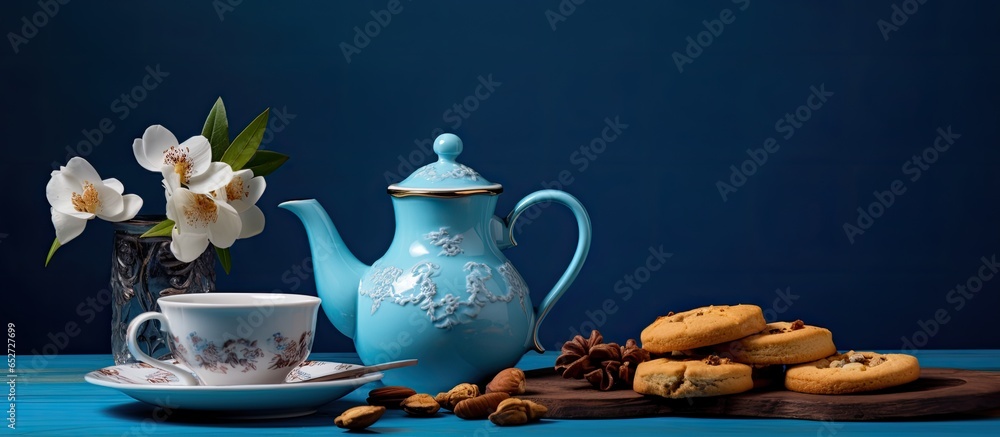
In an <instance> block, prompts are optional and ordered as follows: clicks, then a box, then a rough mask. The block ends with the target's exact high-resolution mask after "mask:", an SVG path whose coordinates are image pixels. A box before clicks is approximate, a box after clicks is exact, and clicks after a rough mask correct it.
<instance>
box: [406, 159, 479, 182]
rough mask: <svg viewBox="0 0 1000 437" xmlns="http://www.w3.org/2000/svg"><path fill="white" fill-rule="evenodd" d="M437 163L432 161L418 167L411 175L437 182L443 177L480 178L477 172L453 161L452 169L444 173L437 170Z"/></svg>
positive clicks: (475, 179) (474, 179) (476, 179)
mask: <svg viewBox="0 0 1000 437" xmlns="http://www.w3.org/2000/svg"><path fill="white" fill-rule="evenodd" d="M437 165H438V164H437V163H433V164H428V165H425V166H423V167H420V169H419V170H417V171H416V172H414V173H413V175H414V176H419V177H422V178H424V179H427V180H429V181H431V182H437V181H441V180H444V179H469V180H473V181H478V180H479V178H480V176H479V173H477V172H476V171H475V170H473V169H472V168H470V167H467V166H465V165H463V164H458V163H455V168H454V169H452V170H449V171H446V172H444V173H438V172H437V168H436V167H437Z"/></svg>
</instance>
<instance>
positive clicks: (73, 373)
mask: <svg viewBox="0 0 1000 437" xmlns="http://www.w3.org/2000/svg"><path fill="white" fill-rule="evenodd" d="M918 356H919V358H920V363H921V366H923V367H955V368H964V369H976V370H992V371H1000V350H975V351H973V350H956V351H922V352H921V353H920V354H919V355H918ZM32 358H33V357H31V356H19V357H18V361H19V362H21V363H30V362H32ZM311 358H312V359H318V360H324V361H336V362H349V363H358V362H359V361H358V359H357V357H356V356H355V355H354V354H331V353H318V354H313V356H312V357H311ZM555 358H556V354H555V353H546V354H544V355H539V354H535V353H529V354H527V355H525V356H524V358H523V359H522V360H521V362H520V363H519V364H518V367H521V368H523V369H534V368H540V367H548V366H551V365H552V363H553V362H554V361H555ZM112 364H113V363H112V360H111V356H110V355H70V356H57V357H54V358H52V359H49V360H48V365H47V366H46V367H45V368H43V369H40V370H28V369H21V368H19V369H18V376H17V381H18V383H17V385H16V390H17V402H16V419H17V422H16V430H11V429H10V428H7V427H6V426H5V429H4V431H6V432H5V433H2V434H0V435H4V434H6V435H25V434H26V435H62V436H76V435H108V436H129V435H134V436H146V435H185V436H194V435H207V434H212V435H218V434H234V435H331V434H333V435H340V434H341V433H342V432H344V430H341V429H339V428H336V427H335V426H334V425H333V418H334V417H336V416H337V415H338V414H339V413H340V412H341V411H343V410H345V409H347V408H349V407H352V406H355V405H361V404H364V403H365V397H366V395H367V393H368V390H370V389H372V388H374V387H375V386H376V385H374V384H377V383H373V384H369V385H367V386H363V387H361V388H360V389H359V390H357V391H355V392H353V393H351V394H350V395H348V396H347V397H345V398H343V399H340V400H338V401H335V402H332V403H330V404H328V405H326V406H325V407H323V408H322V409H320V411H319V412H318V413H316V414H313V415H310V416H306V417H299V418H291V419H280V420H260V421H245V420H244V421H238V420H225V421H220V420H216V419H213V418H207V417H199V416H194V417H192V416H191V415H172V416H168V417H167V418H166V419H165V420H162V418H161V415H159V414H157V415H155V416H154V409H153V407H151V406H148V405H146V404H142V403H140V402H137V401H135V400H133V399H132V398H130V397H128V396H125V395H124V394H121V393H119V392H118V391H115V390H113V389H110V388H104V387H97V386H93V385H90V384H88V383H86V382H84V380H83V375H84V374H86V373H87V372H90V371H92V370H95V369H99V368H101V367H105V366H109V365H112ZM23 367H28V366H23ZM4 405H5V409H7V405H8V403H4ZM6 417H7V415H5V418H6ZM7 423H8V422H6V421H5V425H6V424H7ZM370 430H371V431H372V432H374V433H379V434H398V435H421V434H423V435H467V436H499V435H515V434H516V435H572V436H581V435H604V436H610V435H623V434H625V435H645V434H675V435H676V434H677V433H682V434H689V433H691V434H693V433H697V434H748V433H760V434H769V435H786V434H787V435H809V436H813V435H816V436H834V435H836V436H843V435H856V434H895V433H903V434H928V435H941V434H949V435H951V434H975V435H994V436H996V435H1000V412H998V411H996V410H994V411H993V412H985V413H980V414H976V415H970V416H967V417H966V416H963V417H962V418H956V419H948V420H923V421H913V422H904V421H893V422H815V421H807V420H789V419H753V418H693V417H645V418H632V419H615V420H543V421H542V422H541V423H538V424H533V425H529V426H521V427H514V428H499V427H496V426H494V425H493V424H492V423H490V422H489V421H467V420H462V419H459V418H457V417H454V416H452V415H450V414H447V415H439V417H436V418H426V419H416V418H410V417H407V416H406V415H405V414H404V413H403V412H401V411H398V410H390V411H388V412H387V413H386V414H385V416H383V417H382V419H381V420H379V422H378V423H376V424H375V425H374V426H373V427H372V428H370Z"/></svg>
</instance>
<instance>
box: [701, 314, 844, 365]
mask: <svg viewBox="0 0 1000 437" xmlns="http://www.w3.org/2000/svg"><path fill="white" fill-rule="evenodd" d="M713 349H714V350H715V351H716V353H718V354H719V355H722V356H725V357H729V358H732V359H733V361H736V362H739V363H746V364H799V363H808V362H810V361H816V360H818V359H820V358H823V357H828V356H830V355H833V354H836V353H837V347H836V346H834V345H833V334H831V333H830V331H829V330H828V329H825V328H820V327H817V326H810V325H806V324H804V323H802V321H801V320H796V321H794V322H775V323H768V324H767V327H766V328H764V330H763V331H761V332H758V333H756V334H754V335H751V336H749V337H745V338H741V339H739V340H735V341H731V342H728V343H723V344H720V345H717V346H715V347H713Z"/></svg>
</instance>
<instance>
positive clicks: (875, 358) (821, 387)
mask: <svg viewBox="0 0 1000 437" xmlns="http://www.w3.org/2000/svg"><path fill="white" fill-rule="evenodd" d="M919 377H920V364H919V363H918V362H917V358H916V357H914V356H912V355H905V354H884V355H883V354H877V353H874V352H855V351H850V352H848V353H846V354H837V355H833V356H829V357H826V358H823V359H821V360H817V361H813V362H811V363H806V364H799V365H797V366H792V367H789V368H788V370H787V371H786V372H785V388H787V389H789V390H792V391H797V392H802V393H814V394H826V395H839V394H848V393H859V392H866V391H872V390H880V389H883V388H889V387H895V386H897V385H902V384H906V383H908V382H911V381H915V380H916V379H917V378H919Z"/></svg>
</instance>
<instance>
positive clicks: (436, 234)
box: [424, 227, 465, 256]
mask: <svg viewBox="0 0 1000 437" xmlns="http://www.w3.org/2000/svg"><path fill="white" fill-rule="evenodd" d="M424 238H425V239H427V240H430V242H431V244H433V245H435V246H440V247H441V251H440V252H438V256H441V255H444V256H455V255H458V254H460V253H462V252H465V251H464V250H462V246H460V245H461V244H462V239H463V237H462V235H461V234H459V235H455V236H451V235H450V234H449V233H448V228H447V227H443V228H441V229H439V230H437V231H432V232H428V233H427V234H426V235H424Z"/></svg>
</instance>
